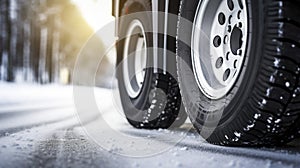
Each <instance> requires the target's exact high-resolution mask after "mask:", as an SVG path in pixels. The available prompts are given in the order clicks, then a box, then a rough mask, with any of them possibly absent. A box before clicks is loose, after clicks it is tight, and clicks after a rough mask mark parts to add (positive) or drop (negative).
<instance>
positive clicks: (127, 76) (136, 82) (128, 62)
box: [123, 19, 147, 98]
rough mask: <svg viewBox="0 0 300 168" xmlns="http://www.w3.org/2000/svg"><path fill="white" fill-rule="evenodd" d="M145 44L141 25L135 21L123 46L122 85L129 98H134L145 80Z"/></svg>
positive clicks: (130, 26) (131, 24) (129, 28)
mask: <svg viewBox="0 0 300 168" xmlns="http://www.w3.org/2000/svg"><path fill="white" fill-rule="evenodd" d="M146 49H147V42H146V34H145V31H144V28H143V25H142V23H141V22H140V21H139V20H138V19H135V20H133V21H132V22H131V23H130V24H129V27H128V31H127V33H126V39H125V45H124V54H123V56H124V62H123V76H124V85H125V88H126V91H127V93H128V95H129V96H130V98H136V97H137V96H138V95H139V94H140V92H141V90H142V86H143V83H144V80H145V69H146V64H147V53H146Z"/></svg>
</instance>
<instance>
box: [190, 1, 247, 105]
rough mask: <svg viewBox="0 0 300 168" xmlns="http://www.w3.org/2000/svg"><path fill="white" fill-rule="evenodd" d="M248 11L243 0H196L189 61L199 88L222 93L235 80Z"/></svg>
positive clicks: (243, 49) (212, 93)
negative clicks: (197, 2)
mask: <svg viewBox="0 0 300 168" xmlns="http://www.w3.org/2000/svg"><path fill="white" fill-rule="evenodd" d="M247 35H248V15H247V7H246V2H245V0H215V1H209V0H205V1H203V2H202V3H199V6H198V9H197V13H196V16H195V20H194V27H193V34H192V63H193V71H194V74H195V78H196V80H197V83H198V86H199V88H200V90H201V91H202V92H203V93H204V94H205V95H206V96H207V97H209V98H211V99H220V98H222V97H224V96H225V95H226V94H227V93H228V92H229V91H230V90H231V88H232V87H233V86H234V85H235V83H236V81H237V80H238V76H239V74H240V72H241V70H242V67H243V63H244V60H245V53H246V42H247Z"/></svg>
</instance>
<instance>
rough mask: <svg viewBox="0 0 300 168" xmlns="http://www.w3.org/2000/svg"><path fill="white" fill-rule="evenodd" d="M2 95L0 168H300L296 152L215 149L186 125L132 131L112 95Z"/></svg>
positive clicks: (60, 91) (67, 90)
mask: <svg viewBox="0 0 300 168" xmlns="http://www.w3.org/2000/svg"><path fill="white" fill-rule="evenodd" d="M0 88H1V92H0V97H1V101H0V106H1V108H0V123H1V124H0V144H1V145H0V167H20V166H21V165H22V167H99V166H100V165H101V166H102V167H124V168H126V167H146V168H147V167H212V168H215V167H216V168H219V167H230V168H231V167H251V168H252V167H267V168H268V167H298V166H300V160H299V158H300V149H299V147H297V146H295V147H289V148H278V149H277V148H274V149H272V148H233V147H222V146H215V145H211V144H208V143H207V142H206V141H205V140H204V139H202V138H201V137H200V136H199V135H198V133H197V132H196V131H195V130H194V129H193V127H192V125H191V124H190V123H186V124H185V125H183V126H182V127H181V128H179V129H172V130H167V129H159V130H140V129H134V128H132V127H131V126H130V125H129V124H128V123H127V122H126V119H125V118H124V114H123V113H122V108H121V107H120V106H119V105H120V104H119V103H120V100H119V99H118V96H117V95H118V92H117V91H115V90H107V89H101V88H87V87H79V88H77V87H76V86H74V87H70V86H60V85H46V86H41V85H24V84H23V85H20V84H7V83H0ZM77 89H79V90H80V91H83V93H82V94H86V93H88V92H89V91H90V89H92V91H93V93H94V95H93V96H92V97H94V100H95V103H96V105H95V106H94V105H93V103H92V101H91V100H89V99H87V97H86V96H87V95H88V94H87V95H85V96H83V97H81V99H79V100H80V101H83V102H82V103H83V104H80V105H78V104H76V103H78V102H76V100H77V99H78V98H77V97H76V94H77V93H75V92H76V91H78V90H77ZM79 95H80V94H79ZM92 107H95V108H97V110H96V111H94V109H93V108H92ZM78 108H83V111H80V109H78ZM259 116H260V115H259V114H257V115H256V117H257V118H258V117H259ZM272 120H273V119H272ZM276 122H279V121H278V120H275V123H276ZM249 127H251V125H250V126H249ZM234 134H235V135H236V136H237V137H240V135H241V133H240V132H234ZM237 137H236V138H237ZM226 138H228V139H229V137H227V136H226ZM230 138H232V137H230ZM234 140H236V139H234Z"/></svg>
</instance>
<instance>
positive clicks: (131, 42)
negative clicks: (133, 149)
mask: <svg viewBox="0 0 300 168" xmlns="http://www.w3.org/2000/svg"><path fill="white" fill-rule="evenodd" d="M147 11H148V12H147ZM149 11H151V4H150V2H149V1H146V0H128V1H127V2H126V3H125V5H124V7H123V9H122V13H121V15H122V17H121V18H120V29H119V37H121V38H120V41H119V42H118V49H117V57H118V60H117V63H118V68H117V77H118V85H119V91H120V96H121V103H122V106H123V110H124V113H125V115H126V118H127V120H128V121H129V123H130V124H131V125H132V126H134V127H136V128H145V129H157V128H169V127H175V126H180V125H181V124H182V123H184V121H185V119H186V115H185V114H184V113H183V112H182V113H180V114H179V112H180V106H181V96H180V91H179V86H178V84H177V81H176V79H174V78H173V77H172V76H171V75H170V74H168V73H167V74H164V73H154V70H153V68H151V67H153V58H152V54H151V53H152V52H151V49H148V48H151V45H152V33H151V30H152V24H151V20H152V17H151V14H150V13H149ZM122 38H123V39H122ZM174 59H175V58H174Z"/></svg>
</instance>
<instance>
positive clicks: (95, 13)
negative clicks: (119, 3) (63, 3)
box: [72, 0, 113, 32]
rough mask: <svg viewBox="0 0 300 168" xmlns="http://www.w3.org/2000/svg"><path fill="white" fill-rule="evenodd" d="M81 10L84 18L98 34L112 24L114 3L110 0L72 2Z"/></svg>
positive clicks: (79, 0)
mask: <svg viewBox="0 0 300 168" xmlns="http://www.w3.org/2000/svg"><path fill="white" fill-rule="evenodd" d="M72 1H73V2H74V4H75V5H76V6H77V7H78V8H79V10H80V11H81V13H82V16H83V17H84V18H85V19H86V21H87V22H88V24H89V25H90V26H91V27H92V28H93V30H94V31H95V32H96V31H97V30H99V29H100V28H101V27H102V26H104V25H105V24H107V23H109V22H111V21H112V20H113V17H112V16H111V8H112V7H111V5H112V2H111V1H108V0H72Z"/></svg>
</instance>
